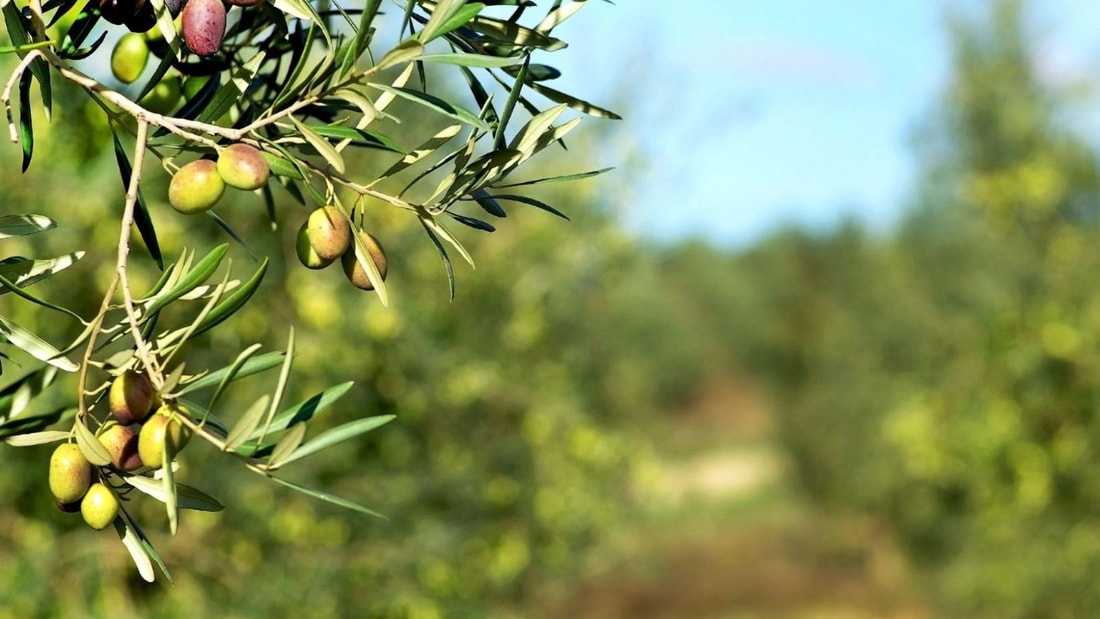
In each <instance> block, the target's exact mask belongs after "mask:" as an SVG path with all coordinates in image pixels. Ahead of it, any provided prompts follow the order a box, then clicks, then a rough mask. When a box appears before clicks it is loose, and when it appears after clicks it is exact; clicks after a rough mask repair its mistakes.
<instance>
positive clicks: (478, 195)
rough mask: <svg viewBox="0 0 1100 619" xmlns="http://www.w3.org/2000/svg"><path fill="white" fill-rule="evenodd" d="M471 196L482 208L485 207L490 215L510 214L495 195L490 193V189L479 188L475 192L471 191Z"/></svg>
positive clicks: (501, 215)
mask: <svg viewBox="0 0 1100 619" xmlns="http://www.w3.org/2000/svg"><path fill="white" fill-rule="evenodd" d="M470 196H471V197H472V198H473V199H474V201H476V202H477V203H478V205H479V206H480V207H481V208H483V209H485V212H486V213H489V214H490V215H494V216H496V217H507V216H508V213H507V212H506V211H505V210H504V208H503V207H502V206H501V205H500V203H499V202H497V201H496V200H495V199H494V198H493V196H492V195H490V194H489V192H488V191H485V190H484V189H477V190H475V191H474V192H473V193H471V194H470Z"/></svg>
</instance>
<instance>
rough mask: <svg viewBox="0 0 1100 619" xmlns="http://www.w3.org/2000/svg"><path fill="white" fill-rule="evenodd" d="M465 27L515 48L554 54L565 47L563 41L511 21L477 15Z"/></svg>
mask: <svg viewBox="0 0 1100 619" xmlns="http://www.w3.org/2000/svg"><path fill="white" fill-rule="evenodd" d="M466 25H467V26H468V27H469V28H470V29H472V30H474V31H476V32H480V33H481V34H484V35H486V36H487V37H489V38H491V39H494V40H496V41H499V42H501V43H508V44H511V45H515V46H517V47H528V46H530V47H536V48H538V49H541V50H544V51H547V52H556V51H558V50H559V49H565V47H566V44H565V41H562V40H560V39H555V38H554V37H551V36H547V35H545V34H543V33H541V32H538V31H537V30H532V29H530V28H525V27H523V26H521V25H519V24H517V23H515V22H511V21H502V20H499V19H492V18H489V17H485V16H481V15H479V16H478V17H475V18H474V19H472V20H470V22H469V23H468V24H466Z"/></svg>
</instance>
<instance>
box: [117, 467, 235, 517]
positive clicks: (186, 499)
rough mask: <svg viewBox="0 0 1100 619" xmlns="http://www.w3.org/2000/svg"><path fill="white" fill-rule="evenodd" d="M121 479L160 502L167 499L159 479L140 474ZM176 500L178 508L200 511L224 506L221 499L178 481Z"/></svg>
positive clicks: (214, 509) (209, 510)
mask: <svg viewBox="0 0 1100 619" xmlns="http://www.w3.org/2000/svg"><path fill="white" fill-rule="evenodd" d="M122 479H123V481H125V482H126V483H127V484H129V485H131V486H133V487H134V488H137V489H138V490H140V491H141V492H144V493H145V494H147V495H149V496H151V497H153V498H154V499H156V500H158V501H160V502H161V503H164V502H166V500H167V495H165V493H164V484H163V483H162V482H160V481H157V480H154V479H150V478H148V477H142V476H140V475H126V476H124V477H123V478H122ZM176 500H177V505H178V506H179V508H180V509H191V510H195V511H202V512H220V511H221V510H222V509H224V508H225V506H224V505H222V503H221V501H219V500H217V499H215V498H214V497H212V496H210V495H209V494H206V493H205V492H203V491H202V490H199V489H198V488H193V487H191V486H188V485H186V484H180V483H177V484H176Z"/></svg>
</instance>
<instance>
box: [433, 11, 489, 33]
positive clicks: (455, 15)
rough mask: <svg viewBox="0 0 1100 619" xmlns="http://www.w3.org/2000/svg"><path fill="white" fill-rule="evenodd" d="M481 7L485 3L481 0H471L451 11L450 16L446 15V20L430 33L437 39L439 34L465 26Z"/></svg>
mask: <svg viewBox="0 0 1100 619" xmlns="http://www.w3.org/2000/svg"><path fill="white" fill-rule="evenodd" d="M483 8H485V5H484V4H482V3H481V2H473V3H470V4H467V5H466V6H464V7H462V8H461V9H459V10H457V11H454V12H452V13H451V15H450V17H448V18H447V20H446V21H444V22H443V23H442V24H440V25H439V28H437V29H436V30H435V31H434V32H433V33H432V38H433V39H438V38H439V37H441V36H444V35H447V34H450V33H451V32H454V31H455V30H458V29H459V28H461V27H463V26H465V25H466V24H468V23H469V22H470V20H471V19H473V18H474V17H475V16H476V15H477V14H478V13H480V12H481V9H483ZM433 17H434V15H433Z"/></svg>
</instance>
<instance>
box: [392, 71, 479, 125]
mask: <svg viewBox="0 0 1100 619" xmlns="http://www.w3.org/2000/svg"><path fill="white" fill-rule="evenodd" d="M370 87H371V88H377V89H378V90H381V91H383V92H388V93H390V94H392V95H395V96H398V97H401V98H402V99H406V100H408V101H412V102H413V103H417V104H419V105H422V106H424V107H426V108H428V109H430V110H433V111H436V112H438V113H440V114H442V115H443V116H446V117H448V118H453V119H455V120H457V121H459V122H461V123H464V124H467V125H470V126H471V127H476V128H478V129H481V130H482V131H488V130H489V126H488V125H486V124H485V121H483V120H481V119H480V118H478V117H477V116H476V115H474V114H473V113H471V112H470V111H469V110H466V109H463V108H462V107H458V106H454V105H451V104H450V103H448V102H446V101H444V100H443V99H440V98H439V97H436V96H434V95H429V94H427V93H424V92H420V91H419V90H414V89H412V88H399V87H395V86H387V85H386V84H373V83H372V84H370Z"/></svg>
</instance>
